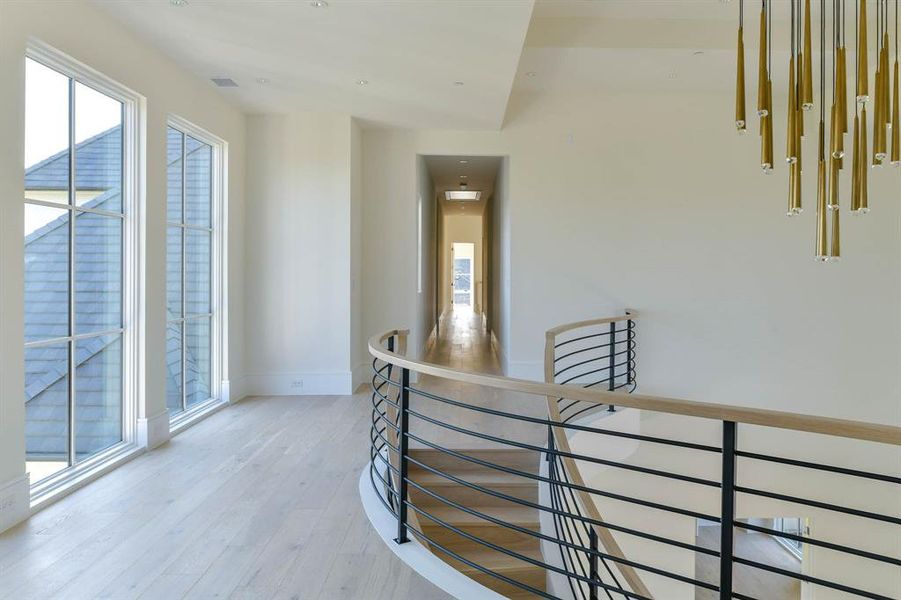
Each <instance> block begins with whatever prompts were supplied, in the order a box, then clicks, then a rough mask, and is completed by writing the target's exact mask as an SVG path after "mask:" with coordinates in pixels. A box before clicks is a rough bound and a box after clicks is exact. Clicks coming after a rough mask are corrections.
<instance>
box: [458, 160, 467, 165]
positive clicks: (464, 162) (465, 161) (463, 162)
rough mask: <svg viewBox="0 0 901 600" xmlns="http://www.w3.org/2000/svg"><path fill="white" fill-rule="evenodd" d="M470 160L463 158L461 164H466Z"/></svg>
mask: <svg viewBox="0 0 901 600" xmlns="http://www.w3.org/2000/svg"><path fill="white" fill-rule="evenodd" d="M468 162H469V161H468V160H461V161H460V164H461V165H465V164H466V163H468Z"/></svg>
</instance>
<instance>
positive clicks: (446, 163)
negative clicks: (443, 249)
mask: <svg viewBox="0 0 901 600" xmlns="http://www.w3.org/2000/svg"><path fill="white" fill-rule="evenodd" d="M424 158H425V167H426V169H428V172H429V175H430V176H431V178H432V183H433V184H434V185H435V193H436V194H437V195H438V202H439V203H440V204H441V206H442V207H443V208H444V209H445V211H446V212H447V213H449V214H461V213H465V214H481V213H482V212H484V210H485V206H486V205H487V203H488V201H489V199H490V198H491V194H492V193H493V192H494V184H495V180H496V179H497V173H498V170H499V169H500V166H501V161H502V160H503V159H502V158H501V157H499V156H426V157H424ZM461 161H465V162H461ZM461 175H466V177H465V178H464V177H461ZM463 181H465V182H466V187H467V189H469V190H473V191H480V192H482V197H481V198H480V199H479V200H478V201H466V202H455V201H448V200H446V199H445V198H444V192H445V191H447V190H458V189H460V183H461V182H463Z"/></svg>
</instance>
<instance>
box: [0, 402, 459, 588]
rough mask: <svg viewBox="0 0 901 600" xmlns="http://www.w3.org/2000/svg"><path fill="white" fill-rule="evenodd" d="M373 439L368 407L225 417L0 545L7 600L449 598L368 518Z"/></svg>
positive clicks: (0, 584) (238, 409)
mask: <svg viewBox="0 0 901 600" xmlns="http://www.w3.org/2000/svg"><path fill="white" fill-rule="evenodd" d="M368 428H369V397H368V394H358V395H355V396H352V397H327V398H325V397H303V398H298V397H281V398H252V399H248V400H245V401H243V402H241V403H239V404H237V405H235V406H233V407H230V408H228V409H226V410H223V411H220V412H219V413H217V414H215V415H213V416H211V417H210V418H208V419H206V420H205V421H203V422H202V423H200V424H198V425H196V426H194V427H193V428H191V429H189V430H187V431H185V432H184V433H182V434H181V435H179V436H177V437H175V438H174V439H173V440H172V441H171V442H170V443H169V444H168V445H166V446H165V447H163V448H160V449H158V450H155V451H153V452H151V453H149V454H147V455H145V456H142V457H140V458H138V459H136V460H134V461H132V462H130V463H128V464H126V465H124V466H123V467H121V468H119V469H117V470H115V471H114V472H112V473H110V474H109V475H107V476H105V477H103V478H101V479H99V480H97V481H95V482H94V483H92V484H90V485H88V486H87V487H85V488H83V489H81V490H79V491H78V492H76V493H74V494H72V495H71V496H69V497H67V498H65V499H63V500H61V501H60V502H58V503H56V504H54V505H52V506H50V507H49V508H47V509H46V510H44V511H42V512H40V513H38V514H36V515H35V516H34V517H32V518H31V519H30V520H29V521H27V522H25V523H23V524H22V525H20V526H18V527H16V528H14V529H12V530H10V531H8V532H6V533H4V534H0V598H4V599H6V598H10V599H12V598H14V599H16V600H26V599H31V598H34V599H41V600H46V599H50V598H54V599H55V598H61V599H67V600H68V599H81V598H112V599H117V600H118V599H126V598H147V599H153V600H156V599H161V600H163V599H165V600H169V599H175V598H297V599H301V598H321V599H335V598H366V599H380V598H386V599H387V598H390V599H392V600H400V599H425V600H430V599H439V598H442V599H443V598H448V596H447V595H446V594H445V593H444V592H441V591H440V590H438V589H437V588H435V587H434V586H432V584H430V583H429V582H427V581H426V580H425V579H423V578H421V577H420V576H419V575H417V574H416V573H415V572H413V571H412V570H411V569H409V568H408V567H406V566H405V565H404V564H403V563H402V562H400V561H399V560H398V559H397V558H396V557H395V556H394V554H392V552H391V551H390V550H389V549H388V548H387V547H385V545H384V543H383V542H382V540H381V539H380V538H379V537H378V536H377V534H376V533H375V532H374V531H373V530H372V527H371V526H370V524H369V521H368V520H367V518H366V515H365V514H364V512H363V509H362V507H361V505H360V501H359V494H358V491H357V486H358V478H359V475H360V472H361V470H362V468H363V465H364V464H365V463H366V461H367V457H368V439H367V438H368V436H367V431H368Z"/></svg>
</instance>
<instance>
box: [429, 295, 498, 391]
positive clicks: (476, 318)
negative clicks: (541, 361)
mask: <svg viewBox="0 0 901 600" xmlns="http://www.w3.org/2000/svg"><path fill="white" fill-rule="evenodd" d="M425 360H426V361H427V362H431V363H436V364H439V365H446V366H448V367H453V368H455V369H463V370H466V371H479V372H480V373H493V374H497V375H500V374H501V365H500V362H499V361H498V359H497V353H496V352H495V351H494V348H493V347H492V345H491V334H490V333H489V332H488V330H487V328H486V327H485V326H484V325H483V323H482V316H481V315H480V314H478V313H476V312H475V311H474V310H473V309H472V307H471V306H468V305H466V304H454V305H453V308H452V309H451V310H450V311H448V312H447V313H445V315H444V317H443V318H442V319H441V326H440V327H439V335H438V339H437V340H436V341H435V343H434V345H433V346H432V347H431V348H430V349H429V351H428V352H427V353H426V355H425Z"/></svg>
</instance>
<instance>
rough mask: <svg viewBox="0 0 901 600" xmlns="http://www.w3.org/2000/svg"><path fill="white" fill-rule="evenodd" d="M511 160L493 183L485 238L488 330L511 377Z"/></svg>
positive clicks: (505, 159)
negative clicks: (489, 245)
mask: <svg viewBox="0 0 901 600" xmlns="http://www.w3.org/2000/svg"><path fill="white" fill-rule="evenodd" d="M509 177H510V159H509V158H507V157H505V158H503V159H502V160H501V164H500V167H499V168H498V171H497V178H496V180H495V182H494V194H492V196H491V200H490V204H489V206H488V209H489V210H490V211H491V214H490V217H489V218H488V221H489V224H490V228H489V230H488V237H489V239H490V241H491V248H490V249H489V254H490V263H489V269H490V272H489V273H488V278H487V279H488V289H489V291H490V300H489V306H490V307H491V310H490V311H489V312H488V327H489V328H490V329H491V332H492V333H493V334H494V338H495V339H496V340H497V345H496V349H497V352H498V354H499V355H500V356H499V359H500V363H501V368H502V369H503V371H504V373H506V374H508V375H509V374H510V363H509V357H510V315H511V306H510V304H511V297H510V282H511V276H510V275H511V273H512V271H513V263H512V260H511V255H510V248H511V244H512V238H513V231H512V230H511V228H510V219H511V212H512V203H511V198H510V192H509V189H510V182H509Z"/></svg>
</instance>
